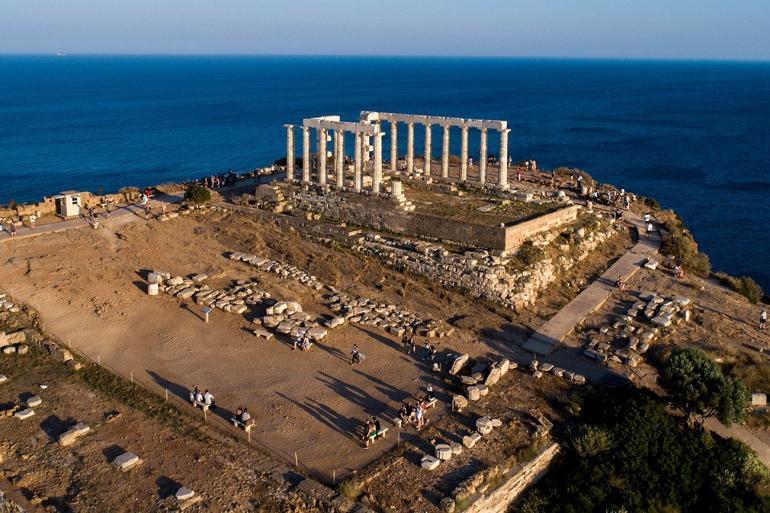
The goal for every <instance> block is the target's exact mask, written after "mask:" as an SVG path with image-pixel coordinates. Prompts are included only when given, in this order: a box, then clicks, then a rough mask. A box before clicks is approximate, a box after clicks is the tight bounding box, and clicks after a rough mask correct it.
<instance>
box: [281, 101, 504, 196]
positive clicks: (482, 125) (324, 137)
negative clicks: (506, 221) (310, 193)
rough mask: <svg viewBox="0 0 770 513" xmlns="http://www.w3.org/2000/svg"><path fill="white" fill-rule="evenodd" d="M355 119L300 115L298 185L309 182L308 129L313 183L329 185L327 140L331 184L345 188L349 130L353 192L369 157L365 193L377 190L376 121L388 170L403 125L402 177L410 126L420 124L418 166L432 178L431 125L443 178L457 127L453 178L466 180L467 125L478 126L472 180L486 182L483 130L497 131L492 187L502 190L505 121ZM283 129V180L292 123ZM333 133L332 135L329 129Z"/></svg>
mask: <svg viewBox="0 0 770 513" xmlns="http://www.w3.org/2000/svg"><path fill="white" fill-rule="evenodd" d="M359 118H360V119H359V120H358V121H355V122H349V121H341V120H340V117H339V116H320V117H314V118H308V119H304V120H303V121H302V127H301V128H302V177H301V183H303V184H310V183H313V182H312V177H311V165H312V163H313V157H312V154H311V130H315V131H316V134H315V135H316V137H315V139H316V151H315V155H316V158H315V166H313V167H315V173H316V175H315V176H316V181H315V183H317V184H318V185H319V186H321V187H322V188H326V187H328V186H329V180H328V179H329V176H328V175H329V169H328V164H329V160H328V157H329V156H330V154H329V152H328V143H329V142H330V141H332V140H333V141H334V143H333V151H332V152H331V157H332V158H331V162H332V167H333V171H334V174H333V178H334V179H333V185H334V187H335V188H339V189H342V188H344V187H345V167H346V166H345V137H346V134H348V133H350V134H352V135H353V137H354V158H353V190H354V191H355V192H362V191H363V189H364V180H363V177H364V173H365V172H366V171H367V165H366V164H367V162H369V161H371V162H372V165H371V166H370V167H371V188H370V192H371V193H373V194H379V193H380V192H381V188H382V175H383V158H382V157H383V156H382V148H383V138H384V136H385V135H386V132H385V131H383V129H382V122H383V121H384V122H386V123H388V124H389V125H390V140H389V143H390V171H391V172H392V173H399V172H400V171H401V170H400V168H399V158H398V125H399V123H403V124H405V125H406V128H407V143H406V146H407V148H406V167H405V169H404V170H405V171H406V174H407V175H411V174H412V173H414V171H415V167H414V159H415V154H414V135H415V134H414V127H415V124H418V125H423V127H424V134H425V155H424V169H423V173H424V174H425V176H432V173H431V171H432V170H431V164H432V156H431V145H432V127H433V125H439V126H441V127H442V129H443V134H442V151H441V174H440V175H436V176H437V177H438V176H440V177H441V178H443V179H449V168H450V153H449V152H450V150H449V147H450V137H451V130H452V128H459V129H460V141H461V150H460V163H459V168H460V176H459V181H460V182H465V181H467V180H468V170H469V167H470V165H471V161H470V159H469V155H468V132H469V130H471V129H476V130H479V133H480V151H479V159H478V179H477V181H478V182H479V183H480V184H482V185H485V184H487V166H488V151H487V133H488V131H489V130H496V131H498V132H499V134H500V150H499V153H498V176H497V182H496V184H490V185H496V186H497V187H498V188H500V189H507V188H508V134H509V133H510V129H508V123H507V122H506V121H500V120H488V119H466V118H456V117H444V116H428V115H422V114H394V113H387V112H368V111H364V112H361V114H360V117H359ZM285 127H286V171H287V173H286V179H287V181H290V182H293V181H295V180H297V177H296V173H295V172H296V169H295V167H296V158H295V147H294V125H291V124H287V125H285ZM330 132H331V133H333V138H332V137H331V136H330V135H329V133H330Z"/></svg>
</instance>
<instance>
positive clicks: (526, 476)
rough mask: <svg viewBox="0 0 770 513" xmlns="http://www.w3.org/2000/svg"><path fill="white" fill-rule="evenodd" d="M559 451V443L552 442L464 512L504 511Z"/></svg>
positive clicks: (486, 512) (493, 512)
mask: <svg viewBox="0 0 770 513" xmlns="http://www.w3.org/2000/svg"><path fill="white" fill-rule="evenodd" d="M558 453H559V444H557V443H554V444H552V445H550V446H549V447H548V448H546V449H545V450H544V451H543V452H541V453H540V454H539V455H538V456H537V457H535V459H533V460H532V461H530V462H529V463H527V464H525V465H524V466H523V467H522V468H521V469H519V470H518V471H517V472H516V473H514V474H513V475H512V476H511V477H510V479H508V480H507V481H506V482H505V483H503V484H502V485H500V486H499V487H497V488H495V489H494V490H492V491H491V492H489V493H485V494H482V495H481V496H480V497H479V498H477V499H476V500H475V501H474V502H473V504H471V505H470V506H469V507H468V508H467V509H465V510H463V511H464V513H505V512H506V511H508V506H510V505H511V503H513V501H515V500H516V499H518V498H519V496H521V494H522V493H523V492H524V491H526V490H527V488H529V487H530V486H532V485H533V484H535V483H536V482H537V481H538V480H539V479H540V478H541V477H543V476H544V475H545V473H546V472H547V471H548V467H549V466H550V465H551V461H553V459H554V457H555V456H556V455H557V454H558Z"/></svg>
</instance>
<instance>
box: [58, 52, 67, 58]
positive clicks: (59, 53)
mask: <svg viewBox="0 0 770 513" xmlns="http://www.w3.org/2000/svg"><path fill="white" fill-rule="evenodd" d="M65 55H67V52H56V56H57V57H64V56H65Z"/></svg>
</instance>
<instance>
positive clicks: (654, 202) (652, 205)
mask: <svg viewBox="0 0 770 513" xmlns="http://www.w3.org/2000/svg"><path fill="white" fill-rule="evenodd" d="M639 199H641V201H642V203H643V204H644V205H645V206H648V207H650V208H652V209H654V210H660V203H658V200H656V199H653V198H646V197H641V198H639Z"/></svg>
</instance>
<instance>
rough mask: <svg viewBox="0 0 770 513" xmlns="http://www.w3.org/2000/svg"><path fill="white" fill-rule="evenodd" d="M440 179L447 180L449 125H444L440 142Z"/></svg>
mask: <svg viewBox="0 0 770 513" xmlns="http://www.w3.org/2000/svg"><path fill="white" fill-rule="evenodd" d="M441 178H443V179H445V180H446V179H448V178H449V125H444V136H443V138H442V140H441Z"/></svg>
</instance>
